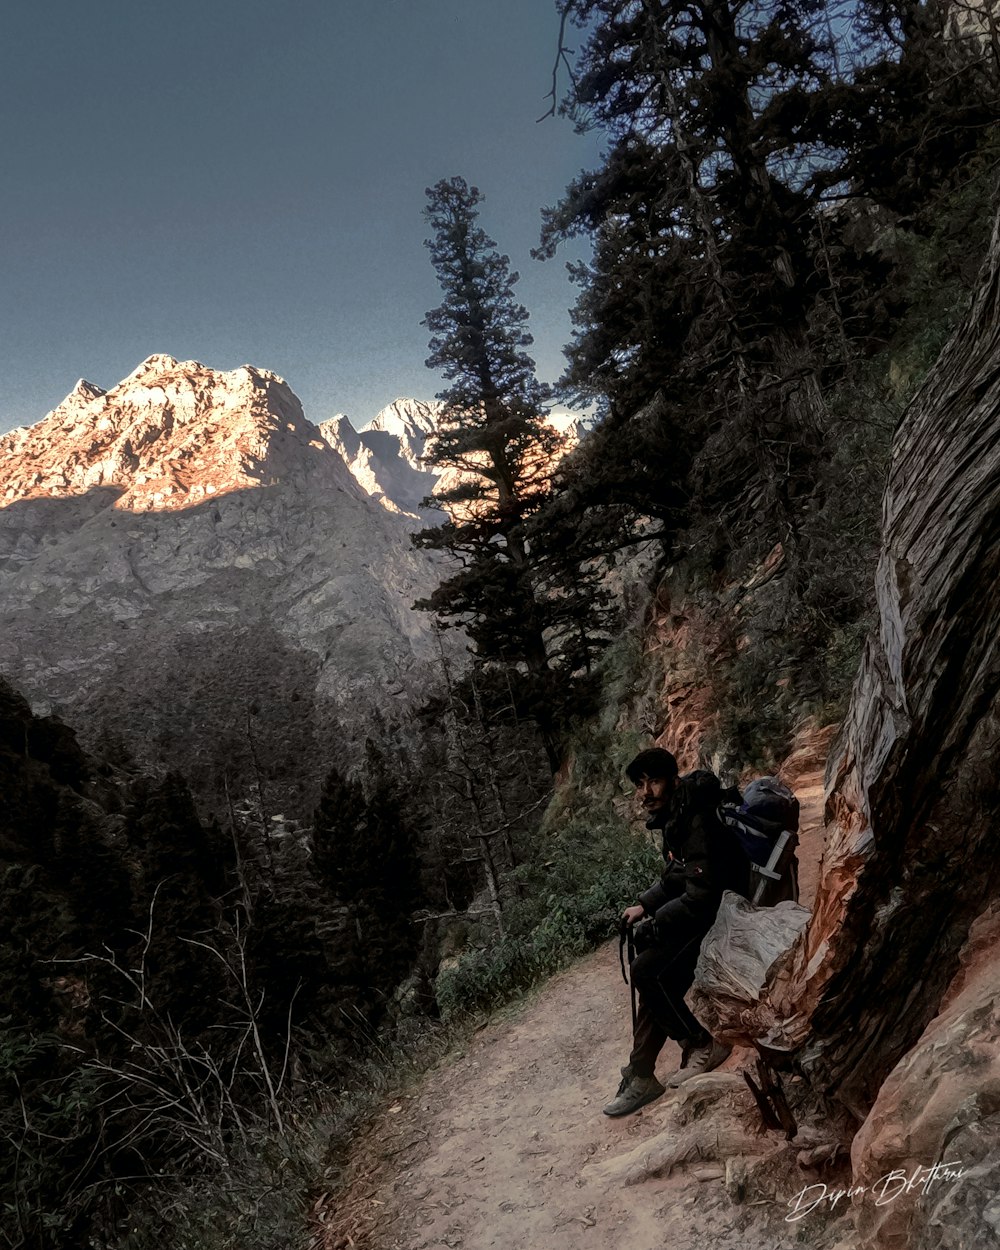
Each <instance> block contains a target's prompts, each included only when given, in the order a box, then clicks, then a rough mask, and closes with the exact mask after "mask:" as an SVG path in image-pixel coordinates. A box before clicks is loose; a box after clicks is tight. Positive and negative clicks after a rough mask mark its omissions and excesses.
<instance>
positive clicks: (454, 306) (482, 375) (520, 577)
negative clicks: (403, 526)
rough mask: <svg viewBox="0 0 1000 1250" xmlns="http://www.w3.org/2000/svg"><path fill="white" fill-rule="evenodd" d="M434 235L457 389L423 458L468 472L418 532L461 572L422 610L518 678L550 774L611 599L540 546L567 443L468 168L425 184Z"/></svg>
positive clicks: (435, 348) (438, 323)
mask: <svg viewBox="0 0 1000 1250" xmlns="http://www.w3.org/2000/svg"><path fill="white" fill-rule="evenodd" d="M427 195H428V206H427V210H426V217H427V220H428V222H429V224H430V225H431V227H432V228H433V230H434V237H433V238H432V239H430V240H428V243H427V246H428V248H429V249H430V253H431V259H432V262H433V264H434V268H435V269H436V270H437V274H438V278H439V280H440V283H441V288H442V290H443V292H444V302H443V303H442V304H441V306H440V307H438V308H435V309H433V310H432V311H431V312H429V313H428V314H427V316H426V318H425V320H424V324H425V325H426V326H427V327H428V329H429V330H430V331H431V335H432V337H431V340H430V351H431V354H430V356H429V357H428V360H427V366H428V368H431V369H437V370H440V372H441V373H442V374H443V375H444V376H445V378H447V379H448V380H449V382H450V385H449V386H448V387H447V388H446V389H445V390H444V391H441V392H440V393H439V395H438V398H439V399H441V400H443V401H444V408H443V411H442V413H441V416H440V418H439V431H438V434H437V436H436V438H435V440H434V442H433V443H432V445H431V447H430V450H429V452H428V454H427V457H426V459H427V460H428V462H429V463H430V464H433V465H437V466H441V467H443V468H449V469H453V470H459V471H460V472H461V478H460V480H459V482H458V484H457V485H455V486H453V487H452V488H451V489H450V490H445V491H444V492H443V493H441V494H439V495H438V497H437V498H438V502H439V503H443V504H444V505H445V507H446V509H447V511H448V517H449V519H448V520H447V521H446V522H445V523H444V524H442V525H439V526H435V527H433V528H431V529H427V530H424V531H422V532H421V533H420V534H418V535H417V538H416V541H417V543H418V544H419V545H421V546H424V547H430V548H439V549H444V550H447V551H449V552H451V553H453V554H454V555H456V556H457V557H458V559H459V561H460V564H461V567H460V570H459V571H458V572H456V573H453V574H452V575H451V576H449V577H447V578H446V579H445V580H444V581H443V582H442V583H441V584H440V585H439V586H438V588H437V589H436V590H435V592H434V593H433V594H432V595H431V597H430V598H429V599H427V600H425V601H422V602H421V603H420V604H419V605H418V606H420V607H423V608H427V609H429V610H431V611H433V612H435V613H437V615H438V617H439V618H440V619H442V620H443V621H445V622H447V623H452V624H459V625H461V626H463V627H464V628H465V630H466V633H467V634H468V637H469V639H470V640H471V642H472V644H473V649H474V652H475V654H476V656H477V657H478V658H479V659H480V660H483V661H486V662H493V663H498V664H501V665H503V666H505V667H506V668H507V669H508V670H510V671H511V672H512V673H515V674H516V675H517V676H518V677H519V679H520V680H521V681H522V684H523V687H524V691H525V705H526V706H527V707H528V708H530V710H531V714H532V716H533V717H534V719H535V720H536V722H537V724H538V726H539V729H540V731H541V734H542V738H543V741H544V743H545V747H546V752H547V755H548V758H549V763H550V766H551V768H552V770H553V771H555V769H556V768H557V767H558V764H559V736H560V731H561V725H562V721H563V719H564V716H565V714H566V711H567V709H568V707H569V705H570V704H571V702H572V697H571V693H570V692H571V690H572V687H573V685H574V679H575V678H576V679H578V678H579V677H580V676H581V674H584V673H586V672H587V671H588V670H589V667H590V660H591V654H592V652H593V650H594V649H595V648H596V647H597V646H598V645H599V640H600V636H601V631H602V626H603V624H604V621H603V617H602V614H603V613H604V612H605V611H606V607H607V602H606V598H605V597H604V596H603V595H602V592H601V589H600V587H599V585H598V584H597V583H596V581H595V580H594V578H593V576H591V575H589V574H586V573H581V572H580V571H579V570H578V569H574V570H573V574H572V576H567V575H566V569H565V565H564V563H563V562H562V561H560V560H559V559H558V557H557V555H556V553H554V552H550V553H549V554H547V555H546V554H545V553H544V552H543V551H542V550H541V547H540V546H537V547H536V545H534V544H533V543H532V541H531V536H530V522H531V519H532V517H534V516H535V515H536V514H537V513H538V511H539V509H540V508H541V507H542V505H543V504H544V503H545V501H546V499H547V498H548V497H549V495H550V493H551V482H552V469H553V465H554V462H555V460H556V458H557V456H558V453H559V452H560V450H561V449H562V446H563V440H562V439H561V437H560V436H559V435H558V434H557V433H556V432H555V430H554V429H553V428H552V426H551V425H550V424H549V423H548V422H547V421H546V408H545V404H546V402H547V400H548V398H549V395H548V388H547V387H545V386H543V385H542V384H541V383H540V382H539V381H538V379H537V378H536V376H535V365H534V362H533V361H532V359H531V357H530V356H529V355H528V354H527V352H526V351H525V348H526V347H529V346H530V344H531V341H532V340H531V335H530V334H529V333H528V328H527V323H528V313H527V310H526V309H525V308H524V306H523V305H522V304H519V303H518V302H517V300H516V299H515V296H514V286H515V283H516V282H517V280H518V275H517V274H516V273H513V272H512V271H511V268H510V262H509V260H508V258H507V257H506V256H503V255H501V254H500V253H499V252H498V251H497V248H496V244H495V243H494V242H493V240H492V239H490V238H489V237H488V235H487V234H486V233H485V231H484V230H483V229H482V227H481V226H480V225H479V223H478V205H479V204H480V203H481V202H482V199H483V197H482V195H481V194H480V192H479V191H478V189H477V188H476V187H470V186H468V184H467V183H466V182H465V180H464V179H462V178H452V179H450V180H443V181H441V182H439V183H437V185H436V186H434V187H432V188H430V189H429V190H428V192H427Z"/></svg>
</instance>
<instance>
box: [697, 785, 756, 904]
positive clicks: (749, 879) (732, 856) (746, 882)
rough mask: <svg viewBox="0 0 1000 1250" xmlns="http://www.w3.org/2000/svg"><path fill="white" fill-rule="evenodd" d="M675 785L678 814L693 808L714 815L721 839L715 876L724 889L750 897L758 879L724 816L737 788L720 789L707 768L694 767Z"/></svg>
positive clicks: (743, 847) (751, 862)
mask: <svg viewBox="0 0 1000 1250" xmlns="http://www.w3.org/2000/svg"><path fill="white" fill-rule="evenodd" d="M677 784H678V790H679V793H680V810H681V812H682V813H683V812H684V811H685V810H689V811H691V810H693V811H699V812H702V813H703V814H705V815H711V816H712V817H714V821H715V826H716V828H717V829H718V831H719V835H720V838H721V843H720V844H718V851H719V854H720V864H719V875H720V878H721V880H722V882H723V884H724V887H725V889H727V890H732V891H733V892H734V893H736V894H740V895H742V896H743V898H750V897H751V896H752V895H753V891H754V888H755V886H756V882H757V880H758V879H759V878H757V877H756V875H755V874H754V872H753V861H752V859H751V858H750V856H749V855H748V853H747V850H746V847H745V846H744V845H743V841H742V839H741V838H739V837H738V836H737V837H734V836H733V835H734V832H735V831H734V830H733V829H732V828H731V827H730V826H729V824H728V822H727V820H726V819H725V804H726V802H727V799H729V798H730V797H731V796H732V795H733V794H735V796H736V798H737V799H739V791H738V790H735V791H734V790H732V789H730V790H723V788H722V782H721V781H720V780H719V778H718V777H717V776H716V775H715V773H713V772H709V770H708V769H707V768H697V769H695V771H694V772H691V773H685V774H684V775H683V776H681V777H679V778H678V783H677Z"/></svg>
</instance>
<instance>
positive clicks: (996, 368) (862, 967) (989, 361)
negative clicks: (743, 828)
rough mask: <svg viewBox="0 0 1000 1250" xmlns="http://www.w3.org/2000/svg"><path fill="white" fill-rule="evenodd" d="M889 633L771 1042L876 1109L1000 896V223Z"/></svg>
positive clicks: (868, 656) (891, 490) (940, 418)
mask: <svg viewBox="0 0 1000 1250" xmlns="http://www.w3.org/2000/svg"><path fill="white" fill-rule="evenodd" d="M877 599H878V611H879V624H878V626H877V629H876V631H875V632H874V634H873V636H872V637H871V638H870V639H869V641H868V644H867V647H866V650H865V654H864V657H863V660H862V664H861V669H860V672H859V675H858V678H857V680H856V683H855V687H854V692H853V696H852V701H851V706H850V709H849V712H848V715H847V717H846V720H845V723H844V727H843V729H842V732H841V736H840V739H839V741H838V743H837V745H836V746H835V748H834V750H833V753H832V755H831V759H830V762H829V765H828V769H827V788H828V799H827V817H828V822H829V824H828V831H827V848H826V851H825V854H824V859H823V865H822V878H821V881H820V887H819V892H818V895H817V900H816V906H815V910H814V914H813V918H812V921H811V923H810V925H809V928H808V930H807V932H806V934H805V935H804V938H803V940H802V941H801V943H800V946H799V948H798V949H797V951H796V957H795V959H794V960H793V961H792V963H791V972H790V974H789V975H788V976H786V977H784V978H782V980H781V981H779V984H778V985H776V986H774V987H773V990H772V1001H773V1002H775V1003H776V1004H777V1005H778V1006H779V1008H780V1014H781V1015H782V1016H783V1017H784V1022H783V1024H779V1026H778V1028H777V1029H776V1030H775V1033H774V1037H773V1039H772V1040H774V1041H775V1042H776V1043H777V1044H778V1045H781V1046H785V1047H787V1048H789V1049H796V1048H799V1047H801V1049H800V1050H799V1053H798V1062H799V1064H800V1066H801V1067H802V1070H803V1071H804V1072H805V1073H806V1074H807V1075H808V1076H809V1077H810V1079H811V1080H812V1081H813V1083H814V1084H816V1085H817V1086H819V1087H820V1088H821V1089H823V1090H824V1091H825V1092H826V1093H828V1094H831V1095H833V1096H836V1097H837V1098H839V1099H840V1100H841V1102H843V1103H844V1104H845V1105H847V1106H848V1107H850V1108H851V1109H852V1110H853V1111H854V1112H855V1113H856V1114H858V1115H864V1114H865V1113H866V1112H867V1110H868V1108H869V1107H870V1106H871V1103H872V1101H873V1099H874V1097H875V1094H876V1092H877V1090H878V1088H879V1085H880V1084H881V1082H882V1081H883V1079H884V1078H885V1076H886V1075H887V1073H888V1072H889V1071H890V1069H891V1068H892V1067H893V1066H894V1065H895V1063H896V1062H897V1061H898V1060H899V1058H900V1057H901V1056H902V1055H903V1054H904V1053H905V1052H906V1051H907V1050H908V1049H909V1048H910V1047H911V1046H912V1045H913V1043H914V1042H915V1040H916V1038H917V1037H918V1035H919V1034H920V1032H921V1030H922V1029H923V1028H924V1026H925V1025H926V1024H927V1023H928V1021H929V1020H930V1019H931V1018H932V1016H934V1014H935V1013H936V1011H937V1009H938V1005H939V1003H940V1000H941V996H942V993H943V992H944V990H945V988H946V987H947V985H948V983H949V981H950V980H951V978H952V976H953V974H954V972H955V969H956V967H957V956H958V951H959V948H960V947H961V945H962V943H963V941H964V940H965V937H966V935H967V933H968V930H969V926H970V924H971V923H972V921H973V920H974V919H975V917H976V916H977V915H978V914H979V913H981V912H982V911H983V910H984V908H985V907H986V906H987V904H988V903H989V901H990V900H991V899H992V898H994V897H996V896H997V894H998V892H1000V855H998V854H997V829H998V828H1000V785H998V781H997V779H998V777H1000V700H998V696H1000V230H998V231H995V232H994V239H993V244H992V247H991V249H990V255H989V258H988V261H987V264H986V267H985V270H984V275H983V282H982V286H981V289H980V292H979V295H978V297H977V299H976V301H975V304H974V307H973V309H972V311H971V313H970V315H969V317H968V320H967V322H966V324H965V325H964V326H963V327H962V328H961V329H960V330H959V331H958V333H956V334H955V336H954V337H953V338H952V340H951V342H950V343H949V344H948V346H947V347H946V348H945V350H944V352H943V353H942V355H941V357H940V359H939V361H938V363H937V364H936V366H935V367H934V369H933V370H932V372H931V374H930V375H929V377H928V378H927V380H926V382H925V384H924V386H923V387H922V388H921V390H920V392H919V394H918V395H917V396H916V398H915V399H914V401H913V403H912V404H911V405H910V407H909V409H908V410H907V412H906V414H905V415H904V418H903V420H902V422H901V424H900V427H899V429H898V431H897V434H896V438H895V442H894V445H893V454H892V464H891V468H890V473H889V480H888V483H887V487H886V494H885V499H884V513H883V546H882V555H881V559H880V562H879V568H878V574H877Z"/></svg>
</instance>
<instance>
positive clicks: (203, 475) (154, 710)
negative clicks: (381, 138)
mask: <svg viewBox="0 0 1000 1250" xmlns="http://www.w3.org/2000/svg"><path fill="white" fill-rule="evenodd" d="M0 501H2V506H0V622H2V628H3V635H4V639H5V643H6V645H5V649H4V657H3V662H2V667H3V671H4V672H5V673H6V674H7V675H8V676H9V677H10V678H11V680H12V681H13V682H14V683H15V684H17V685H18V686H19V687H20V688H21V689H23V690H24V691H25V693H26V694H27V695H28V696H29V697H30V698H31V699H32V700H33V701H34V703H35V705H36V707H40V708H42V709H43V710H49V709H53V708H54V709H57V710H59V711H64V712H65V713H66V714H67V716H69V717H72V719H73V722H74V724H77V725H79V726H81V728H82V731H83V737H84V738H85V739H90V740H94V739H95V738H96V737H100V736H102V735H110V736H111V737H113V738H115V739H116V740H117V739H121V740H124V742H125V743H127V744H128V745H129V746H130V748H131V749H133V750H135V751H136V752H137V753H138V754H139V755H140V756H141V757H146V758H147V759H149V760H151V761H155V762H156V763H159V764H161V765H173V766H177V767H181V768H182V769H184V770H185V771H187V772H188V773H189V774H190V775H191V776H192V779H193V781H194V784H195V785H196V787H197V788H198V789H199V791H200V793H202V794H203V795H206V794H207V795H211V796H213V797H214V798H215V799H218V796H219V794H221V793H222V791H223V789H224V786H225V784H227V782H231V783H233V784H236V781H237V780H240V781H241V783H246V784H249V782H250V779H252V780H253V786H254V788H255V789H256V790H258V791H259V790H260V788H261V786H263V789H264V790H265V791H268V790H269V791H270V793H271V798H272V800H273V803H272V806H273V805H276V804H277V803H279V802H280V803H281V805H282V806H285V807H287V806H289V805H291V807H292V808H293V809H295V808H302V807H308V805H309V803H310V802H311V798H310V795H309V793H307V791H309V790H310V787H312V788H314V787H315V785H316V784H318V782H319V780H321V778H322V774H323V772H325V769H326V767H327V766H328V764H327V763H326V761H328V760H329V759H330V758H331V757H340V758H343V756H344V753H345V751H348V752H349V751H350V750H352V749H359V748H358V745H357V741H356V740H357V738H358V736H359V735H363V733H364V731H365V726H366V725H368V724H370V723H371V721H372V718H373V717H374V716H376V715H381V716H383V717H389V718H390V719H392V718H394V717H396V716H397V715H398V713H399V712H400V709H401V708H403V707H408V706H412V704H414V703H415V702H417V701H419V699H420V698H421V697H422V695H423V694H424V693H425V692H426V691H427V689H428V686H429V685H430V684H432V683H433V663H432V662H433V660H434V658H435V656H436V653H437V651H436V648H437V644H436V643H435V642H434V640H433V637H432V635H431V631H430V628H429V624H430V622H429V619H428V618H427V617H426V616H425V615H424V614H422V613H418V612H415V611H414V610H413V608H412V604H413V602H414V600H416V599H418V598H420V597H421V596H423V595H425V594H427V593H428V592H429V590H430V589H431V587H432V586H433V585H434V583H435V581H436V577H437V574H436V572H435V565H434V562H433V561H432V559H431V558H430V557H429V556H427V555H426V554H424V553H422V552H418V551H416V550H414V549H413V547H412V545H411V542H410V532H411V531H412V529H413V523H412V521H411V520H410V519H409V518H406V517H401V516H398V515H393V514H392V512H391V511H390V510H388V509H387V508H386V507H383V506H380V504H379V503H378V502H377V500H376V499H375V498H374V497H373V496H372V495H371V494H369V493H368V492H366V491H365V490H364V489H363V488H362V486H361V485H359V483H358V481H357V480H356V478H355V477H354V476H353V474H352V473H351V471H350V469H349V468H348V465H347V464H346V463H345V460H344V458H343V456H342V455H341V454H340V453H339V451H338V450H336V449H335V448H334V447H332V446H331V445H330V444H329V443H328V442H327V440H326V439H325V438H324V437H323V435H322V433H321V431H320V430H319V428H318V427H317V426H315V425H314V424H313V423H312V422H310V421H309V420H308V419H307V418H306V417H305V415H304V413H303V411H302V407H301V404H300V403H299V401H298V399H297V398H296V396H295V395H294V393H293V392H292V391H291V389H290V388H289V387H288V385H287V384H286V383H285V382H284V381H283V380H282V379H281V378H279V377H278V376H277V375H275V374H273V373H269V372H267V371H265V370H259V369H255V368H252V367H250V366H244V367H243V368H241V369H235V370H232V371H230V372H220V371H217V370H213V369H210V368H207V367H206V366H204V365H201V364H199V363H197V362H191V361H189V362H179V361H177V360H175V359H174V358H173V357H171V356H165V355H155V356H151V357H149V358H148V359H147V360H145V361H143V362H142V364H141V365H139V367H138V368H137V369H135V370H134V371H133V372H132V373H131V374H129V375H128V377H126V378H124V379H123V380H122V382H120V383H119V384H118V385H117V386H115V387H113V388H112V389H110V390H109V391H107V392H104V391H102V390H101V389H100V388H99V387H95V386H93V385H92V384H90V383H86V382H83V381H81V382H80V383H78V384H77V385H76V387H74V389H73V390H72V391H71V393H70V394H69V395H68V396H67V398H66V399H65V400H64V401H63V402H62V403H61V404H60V405H58V407H57V408H55V409H54V410H53V411H52V412H51V413H49V414H48V416H46V417H45V418H44V419H43V420H42V421H40V422H39V423H37V424H36V425H34V426H30V427H27V428H21V429H17V430H14V431H11V432H10V433H9V434H7V435H5V436H3V438H0ZM345 742H346V743H347V745H346V746H345ZM351 742H353V743H354V746H353V747H351V745H350V744H351Z"/></svg>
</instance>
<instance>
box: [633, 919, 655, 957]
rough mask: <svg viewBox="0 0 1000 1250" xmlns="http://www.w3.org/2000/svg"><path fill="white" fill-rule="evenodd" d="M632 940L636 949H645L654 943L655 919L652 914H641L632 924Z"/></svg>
mask: <svg viewBox="0 0 1000 1250" xmlns="http://www.w3.org/2000/svg"><path fill="white" fill-rule="evenodd" d="M632 941H633V943H634V944H635V949H636V950H637V951H646V950H649V948H650V947H651V946H655V945H656V921H655V920H654V919H653V917H652V916H643V918H642V919H641V920H637V921H636V922H635V924H633V926H632Z"/></svg>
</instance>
